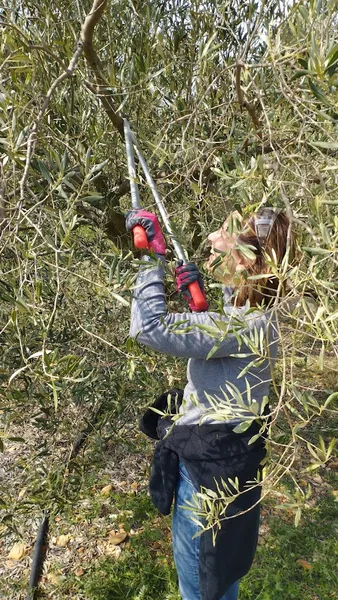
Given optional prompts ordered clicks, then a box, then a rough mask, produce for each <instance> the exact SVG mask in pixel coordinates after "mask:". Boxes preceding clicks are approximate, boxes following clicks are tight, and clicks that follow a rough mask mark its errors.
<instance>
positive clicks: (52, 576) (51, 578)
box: [46, 573, 60, 585]
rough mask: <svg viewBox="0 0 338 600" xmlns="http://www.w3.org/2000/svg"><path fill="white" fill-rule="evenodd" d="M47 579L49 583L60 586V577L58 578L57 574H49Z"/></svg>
mask: <svg viewBox="0 0 338 600" xmlns="http://www.w3.org/2000/svg"><path fill="white" fill-rule="evenodd" d="M46 579H47V581H48V583H52V584H53V585H58V584H59V583H60V577H58V576H57V575H56V574H55V573H47V575H46Z"/></svg>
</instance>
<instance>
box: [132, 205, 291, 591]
mask: <svg viewBox="0 0 338 600" xmlns="http://www.w3.org/2000/svg"><path fill="white" fill-rule="evenodd" d="M289 225H290V224H289V220H288V218H287V216H286V215H285V214H284V213H283V212H282V211H277V210H274V209H272V208H264V209H262V210H259V211H258V212H257V213H255V214H253V215H251V216H250V217H249V218H248V219H245V220H242V219H241V217H240V215H239V214H238V213H233V214H231V215H230V216H228V218H227V219H226V220H225V221H224V223H223V225H222V226H221V227H220V228H219V229H218V230H217V231H215V232H213V233H211V234H210V235H209V236H208V240H209V242H210V246H211V249H210V258H209V259H208V261H207V263H206V268H207V269H208V270H209V272H210V273H211V274H212V275H213V276H214V277H215V278H216V279H217V280H219V281H221V282H222V283H223V284H224V288H223V294H224V308H223V312H221V313H215V312H212V311H209V310H203V311H200V310H198V309H197V307H196V305H195V304H194V300H193V297H192V295H191V293H190V291H189V286H191V284H192V283H194V282H198V284H199V288H200V289H201V290H202V292H203V293H204V287H203V282H202V277H201V274H200V272H199V270H198V268H197V267H196V265H194V264H193V263H187V264H181V263H179V265H178V266H177V268H176V270H175V275H176V286H177V290H178V291H179V292H180V293H182V294H183V296H184V297H185V298H186V300H187V301H188V304H189V308H190V310H191V312H183V313H169V312H168V311H167V308H166V302H165V292H164V281H163V278H164V264H165V254H166V243H165V239H164V235H163V233H162V230H161V227H160V224H159V222H158V219H157V217H156V215H155V214H153V213H151V212H148V211H145V210H142V209H140V208H137V209H133V210H131V211H129V212H128V213H127V216H126V228H127V230H128V231H133V230H134V228H136V227H138V228H139V227H142V228H143V230H144V231H145V233H146V236H147V240H146V241H147V245H148V251H147V252H145V251H144V252H143V255H142V265H141V267H140V271H139V275H138V278H137V281H136V285H135V288H134V293H133V302H132V310H131V325H130V336H131V337H133V338H137V341H138V342H139V343H141V344H146V345H147V346H150V347H151V348H153V349H155V350H157V351H158V352H161V353H164V354H169V355H172V356H177V357H182V358H187V359H188V366H187V384H186V386H185V389H184V391H183V393H180V392H179V390H172V391H171V392H170V393H166V394H164V395H163V396H161V397H160V398H159V399H158V400H157V402H156V403H155V406H156V407H157V408H162V409H163V410H164V412H165V411H166V407H168V406H169V407H171V411H172V412H177V414H176V415H175V417H174V418H173V416H172V415H168V416H164V418H160V417H159V415H158V414H156V413H152V414H151V410H150V411H147V413H146V415H145V418H144V419H143V429H144V430H145V431H147V432H148V433H149V435H150V436H151V437H155V438H158V439H160V441H159V443H158V444H157V446H156V449H155V455H154V460H153V465H152V474H151V480H150V493H151V497H152V499H153V501H154V503H155V505H156V506H157V507H158V508H159V510H160V511H161V512H162V513H163V514H168V513H169V511H170V506H171V503H172V500H173V498H175V500H174V511H173V527H172V537H173V552H174V560H175V565H176V568H177V572H178V580H179V589H180V593H181V596H182V599H183V600H236V599H237V598H238V589H239V581H240V579H241V578H242V577H243V576H244V575H245V574H246V573H247V572H248V571H249V569H250V567H251V564H252V561H253V558H254V554H255V550H256V545H257V539H258V527H259V505H260V496H261V486H260V483H259V476H260V472H261V468H262V461H263V459H264V458H265V454H266V451H265V435H264V433H263V431H264V430H265V431H266V427H265V426H266V424H267V423H268V422H269V413H270V409H269V406H268V399H267V397H268V394H269V384H270V381H271V373H272V369H273V366H274V362H275V359H276V354H277V345H278V331H277V327H276V315H275V311H274V304H275V301H276V298H277V297H278V296H279V295H280V294H281V293H282V292H283V285H282V284H281V282H280V280H279V278H278V276H277V274H276V272H277V271H276V268H275V267H276V266H277V270H278V266H280V265H281V262H282V261H283V258H284V257H285V255H286V253H287V251H288V245H290V240H289V236H288V232H289ZM206 307H207V304H206ZM262 425H263V426H262ZM249 442H250V443H249ZM248 482H250V483H248ZM222 486H223V488H225V489H226V490H227V493H228V494H229V495H230V496H231V501H230V502H228V503H227V506H226V507H225V508H224V512H223V513H221V516H220V519H219V529H218V531H217V535H216V536H215V535H214V533H215V532H214V531H213V528H212V527H210V528H205V529H206V530H205V531H203V533H202V534H201V535H197V536H196V534H198V533H199V532H200V531H201V527H200V526H199V525H198V523H197V522H196V519H197V520H198V519H199V517H198V512H199V508H200V506H198V505H196V504H195V506H196V511H195V513H194V511H193V510H187V509H186V508H187V503H190V508H191V503H194V502H195V499H196V494H197V493H198V492H200V490H201V488H203V489H207V490H213V491H214V492H216V493H217V492H218V491H219V489H222ZM184 506H185V508H183V507H184Z"/></svg>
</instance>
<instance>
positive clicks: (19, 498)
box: [18, 487, 27, 500]
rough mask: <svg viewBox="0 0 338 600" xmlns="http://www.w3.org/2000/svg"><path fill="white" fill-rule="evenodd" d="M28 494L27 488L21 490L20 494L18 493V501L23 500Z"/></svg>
mask: <svg viewBox="0 0 338 600" xmlns="http://www.w3.org/2000/svg"><path fill="white" fill-rule="evenodd" d="M26 492H27V488H26V487H24V488H22V490H20V492H19V493H18V500H22V498H23V497H24V496H25V494H26Z"/></svg>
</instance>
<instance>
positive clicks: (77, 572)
mask: <svg viewBox="0 0 338 600" xmlns="http://www.w3.org/2000/svg"><path fill="white" fill-rule="evenodd" d="M74 573H75V575H76V577H82V575H83V574H84V569H83V568H82V567H78V568H77V569H75V571H74Z"/></svg>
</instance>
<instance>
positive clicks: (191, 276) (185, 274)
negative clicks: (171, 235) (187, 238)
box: [175, 260, 208, 312]
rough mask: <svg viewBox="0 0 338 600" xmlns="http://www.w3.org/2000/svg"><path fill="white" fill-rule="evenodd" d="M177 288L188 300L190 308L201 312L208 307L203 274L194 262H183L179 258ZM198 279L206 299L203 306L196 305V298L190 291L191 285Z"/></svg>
mask: <svg viewBox="0 0 338 600" xmlns="http://www.w3.org/2000/svg"><path fill="white" fill-rule="evenodd" d="M175 276H176V289H177V291H178V292H180V293H181V294H182V295H183V298H185V300H186V301H187V302H188V304H189V308H190V310H192V311H193V312H201V311H204V310H207V309H208V302H207V299H206V296H205V290H204V285H203V279H202V275H201V273H200V270H199V268H198V267H197V266H196V265H195V264H194V263H190V262H189V263H186V264H183V261H182V260H179V261H178V263H177V265H176V269H175ZM195 281H197V283H198V285H199V287H200V290H201V292H202V295H203V296H204V299H205V304H204V306H203V307H198V306H196V304H195V302H194V298H193V297H192V295H191V293H190V291H189V287H188V286H189V285H190V284H191V283H194V282H195Z"/></svg>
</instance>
